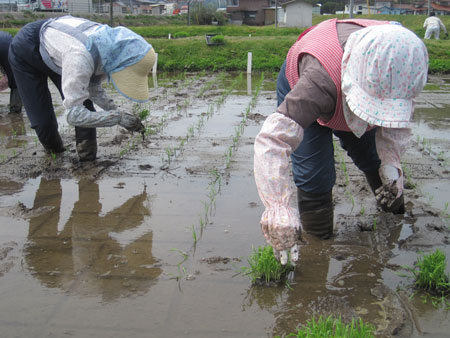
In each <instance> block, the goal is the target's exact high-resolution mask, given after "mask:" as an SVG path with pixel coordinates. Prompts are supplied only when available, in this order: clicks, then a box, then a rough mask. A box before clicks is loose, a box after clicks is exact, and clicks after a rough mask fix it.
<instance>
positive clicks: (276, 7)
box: [275, 0, 278, 28]
mask: <svg viewBox="0 0 450 338" xmlns="http://www.w3.org/2000/svg"><path fill="white" fill-rule="evenodd" d="M277 27H278V1H277V0H275V28H277Z"/></svg>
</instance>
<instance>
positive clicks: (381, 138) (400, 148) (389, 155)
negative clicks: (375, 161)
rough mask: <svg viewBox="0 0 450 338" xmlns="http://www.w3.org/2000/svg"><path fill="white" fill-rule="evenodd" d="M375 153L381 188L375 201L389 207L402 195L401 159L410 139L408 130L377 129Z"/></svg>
mask: <svg viewBox="0 0 450 338" xmlns="http://www.w3.org/2000/svg"><path fill="white" fill-rule="evenodd" d="M375 135H376V136H375V142H376V147H377V153H378V156H379V157H380V160H381V166H380V177H381V180H382V183H383V186H382V187H381V188H380V189H378V190H377V192H376V194H377V199H378V200H380V201H381V202H382V203H384V204H386V205H387V206H388V207H390V206H391V205H392V204H393V203H394V202H395V201H396V200H397V199H398V198H399V197H400V196H401V195H402V194H403V181H404V178H403V170H402V166H401V158H402V156H403V154H404V153H405V151H406V147H407V145H408V143H409V140H410V138H411V130H410V129H409V128H383V127H380V128H378V129H377V132H376V134H375Z"/></svg>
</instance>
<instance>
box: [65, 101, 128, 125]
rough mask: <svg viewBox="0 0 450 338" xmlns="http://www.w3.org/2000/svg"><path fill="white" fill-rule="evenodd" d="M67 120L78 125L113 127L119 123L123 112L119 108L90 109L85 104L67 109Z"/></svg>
mask: <svg viewBox="0 0 450 338" xmlns="http://www.w3.org/2000/svg"><path fill="white" fill-rule="evenodd" d="M66 113H67V122H68V123H69V124H70V125H72V126H76V127H85V128H96V127H112V126H115V125H116V124H119V122H120V119H121V113H120V112H119V111H118V110H110V111H105V110H101V111H90V110H89V109H87V108H86V107H85V106H75V107H72V108H69V109H66Z"/></svg>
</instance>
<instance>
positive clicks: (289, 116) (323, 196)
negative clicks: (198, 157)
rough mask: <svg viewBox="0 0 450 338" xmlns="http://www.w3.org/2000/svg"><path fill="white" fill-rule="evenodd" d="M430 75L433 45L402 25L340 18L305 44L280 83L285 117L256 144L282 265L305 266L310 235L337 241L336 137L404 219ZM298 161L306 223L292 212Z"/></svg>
mask: <svg viewBox="0 0 450 338" xmlns="http://www.w3.org/2000/svg"><path fill="white" fill-rule="evenodd" d="M427 72H428V54H427V49H426V47H425V45H424V44H423V42H422V41H421V40H420V39H419V38H418V37H417V36H416V35H415V34H414V33H413V32H411V31H409V30H408V29H406V28H404V27H402V26H400V25H398V24H389V23H388V22H381V21H374V20H344V21H337V20H336V19H332V20H327V21H324V22H322V23H321V24H319V25H317V26H314V27H312V28H310V29H309V30H307V31H305V32H304V33H303V34H302V35H300V37H299V39H298V40H297V42H296V43H295V44H294V45H293V46H292V47H291V49H290V50H289V53H288V55H287V58H286V61H285V63H284V65H283V67H282V69H281V71H280V74H279V77H278V81H277V95H278V100H279V106H278V108H277V111H276V112H275V113H273V114H272V115H270V116H269V117H268V118H267V119H266V121H265V122H264V124H263V126H262V129H261V131H260V132H259V134H258V135H257V137H256V139H255V154H254V174H255V180H256V185H257V188H258V192H259V195H260V198H261V200H262V201H263V203H264V206H265V208H266V209H265V211H264V213H263V215H262V218H261V226H262V231H263V234H264V236H265V239H266V241H267V242H268V244H270V245H271V246H272V247H273V248H274V251H275V254H276V255H277V256H278V257H279V258H280V259H281V262H282V263H285V262H286V261H287V255H288V253H287V251H286V250H289V249H290V250H291V255H292V258H293V260H294V261H295V260H297V259H298V247H297V243H298V239H299V234H300V233H301V229H302V227H303V229H304V230H305V231H306V232H308V233H311V234H312V235H315V236H317V237H320V238H324V239H325V238H328V237H330V236H332V234H333V201H332V189H333V186H334V183H335V179H336V174H335V167H334V151H333V143H332V134H334V135H336V136H337V137H338V138H339V139H340V142H341V145H342V147H343V148H344V149H345V150H346V151H347V153H348V155H349V156H350V157H351V158H352V160H353V161H354V162H355V164H356V165H357V167H358V168H359V169H360V170H362V171H363V172H364V174H365V175H366V177H367V179H368V182H369V185H370V187H371V189H372V190H373V192H374V193H375V196H376V199H377V200H378V201H379V203H380V205H381V207H382V208H383V210H385V211H390V212H394V213H402V212H404V203H403V175H402V174H403V173H402V168H401V164H400V158H401V156H402V154H403V152H404V151H405V148H406V146H407V144H408V140H409V138H410V129H409V121H410V118H411V115H412V112H413V98H414V97H416V96H417V95H418V94H419V93H420V92H421V90H422V89H423V87H424V85H425V83H426V79H427ZM291 154H292V165H293V168H292V171H293V175H294V180H295V184H296V186H297V195H298V208H299V211H300V215H299V213H298V211H297V209H296V208H292V207H291V206H290V200H291V198H292V192H291V191H290V189H289V173H290V167H289V156H290V155H291ZM280 255H281V256H280Z"/></svg>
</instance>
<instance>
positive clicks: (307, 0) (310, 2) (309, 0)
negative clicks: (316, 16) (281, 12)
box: [280, 0, 315, 7]
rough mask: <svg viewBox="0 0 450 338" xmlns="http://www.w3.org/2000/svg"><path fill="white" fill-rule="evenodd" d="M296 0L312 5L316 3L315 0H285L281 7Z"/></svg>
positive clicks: (296, 0)
mask: <svg viewBox="0 0 450 338" xmlns="http://www.w3.org/2000/svg"><path fill="white" fill-rule="evenodd" d="M295 2H304V3H306V4H308V5H312V4H313V3H315V1H314V0H291V1H287V2H285V3H283V4H281V5H280V6H281V7H286V6H287V5H290V4H293V3H295Z"/></svg>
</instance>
